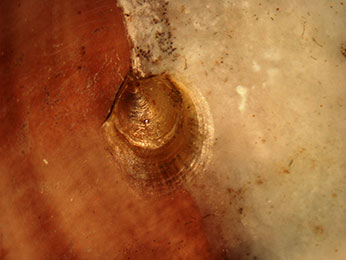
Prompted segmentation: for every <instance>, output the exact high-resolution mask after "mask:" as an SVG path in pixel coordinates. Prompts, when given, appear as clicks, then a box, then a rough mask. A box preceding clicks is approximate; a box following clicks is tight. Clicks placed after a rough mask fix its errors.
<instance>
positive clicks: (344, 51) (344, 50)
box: [340, 43, 346, 57]
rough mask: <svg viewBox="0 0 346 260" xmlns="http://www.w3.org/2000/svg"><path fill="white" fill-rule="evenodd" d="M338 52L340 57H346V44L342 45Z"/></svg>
mask: <svg viewBox="0 0 346 260" xmlns="http://www.w3.org/2000/svg"><path fill="white" fill-rule="evenodd" d="M340 52H341V54H342V55H344V57H346V44H345V43H344V44H342V45H341V47H340Z"/></svg>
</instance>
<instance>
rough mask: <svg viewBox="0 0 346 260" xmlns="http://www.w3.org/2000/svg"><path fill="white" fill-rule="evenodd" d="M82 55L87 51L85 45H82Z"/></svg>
mask: <svg viewBox="0 0 346 260" xmlns="http://www.w3.org/2000/svg"><path fill="white" fill-rule="evenodd" d="M80 53H81V55H82V56H84V55H85V53H86V51H85V46H82V47H81V51H80Z"/></svg>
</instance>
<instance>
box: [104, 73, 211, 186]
mask: <svg viewBox="0 0 346 260" xmlns="http://www.w3.org/2000/svg"><path fill="white" fill-rule="evenodd" d="M104 129H105V133H106V137H107V140H108V141H109V144H110V151H111V153H112V155H113V157H114V160H115V162H116V163H117V164H118V165H119V166H120V168H121V171H122V172H124V173H125V174H126V176H127V177H128V178H129V180H130V182H131V183H132V184H134V185H135V186H136V187H139V188H141V189H144V190H147V191H161V192H165V191H171V190H172V189H175V188H177V187H179V186H180V185H181V184H183V183H184V182H187V181H190V180H191V179H192V178H193V176H195V175H196V174H200V173H202V172H203V171H204V170H205V169H206V166H207V164H208V162H209V160H210V157H211V146H212V143H213V125H212V120H211V118H210V114H209V110H208V106H207V104H206V102H205V101H204V99H203V97H202V96H201V95H200V94H199V93H198V92H197V91H192V90H191V89H188V88H186V87H183V86H182V85H181V84H178V83H177V82H175V81H174V80H173V78H172V77H171V76H169V75H168V74H161V75H156V76H151V77H147V78H139V79H138V78H136V77H135V76H133V75H131V74H130V75H128V76H127V78H126V79H125V81H124V82H123V84H122V86H121V88H120V89H119V91H118V93H117V96H116V99H115V103H114V106H113V110H112V113H111V115H110V117H109V118H108V119H107V121H106V122H105V124H104Z"/></svg>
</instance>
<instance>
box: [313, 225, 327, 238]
mask: <svg viewBox="0 0 346 260" xmlns="http://www.w3.org/2000/svg"><path fill="white" fill-rule="evenodd" d="M313 232H314V233H315V234H316V235H317V236H320V235H322V234H323V233H324V228H323V227H322V226H321V225H315V226H314V227H313Z"/></svg>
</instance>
